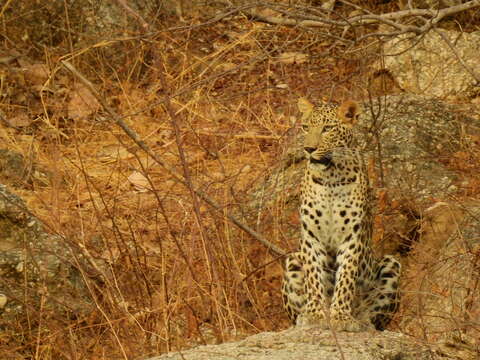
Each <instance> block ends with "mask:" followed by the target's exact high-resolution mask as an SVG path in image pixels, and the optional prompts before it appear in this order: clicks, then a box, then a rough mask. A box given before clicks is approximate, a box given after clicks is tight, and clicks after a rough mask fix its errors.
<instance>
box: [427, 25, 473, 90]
mask: <svg viewBox="0 0 480 360" xmlns="http://www.w3.org/2000/svg"><path fill="white" fill-rule="evenodd" d="M435 32H436V33H437V34H438V35H439V36H440V37H441V38H442V40H443V41H444V42H445V43H446V44H447V45H448V47H449V48H450V50H452V52H453V54H454V55H455V57H456V58H457V60H458V62H459V63H460V64H461V65H462V66H463V67H464V68H465V70H467V72H468V73H470V75H472V77H473V78H474V79H475V80H476V81H477V84H479V85H480V75H479V74H477V73H476V72H475V71H474V70H473V69H472V68H471V67H470V66H468V65H467V64H466V63H465V61H463V59H462V57H461V56H460V55H459V54H458V51H457V50H456V49H455V47H454V46H453V44H452V42H451V41H450V40H449V39H448V37H447V36H445V34H444V33H443V32H442V31H438V30H437V29H435Z"/></svg>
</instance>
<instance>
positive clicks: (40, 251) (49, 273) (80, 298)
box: [0, 184, 91, 325]
mask: <svg viewBox="0 0 480 360" xmlns="http://www.w3.org/2000/svg"><path fill="white" fill-rule="evenodd" d="M76 263H77V264H78V263H82V257H81V256H80V255H79V254H78V251H76V252H74V251H72V248H71V247H70V245H69V244H68V242H67V241H66V240H65V239H63V238H61V237H60V236H57V235H50V234H47V233H46V232H45V231H44V230H43V225H42V223H41V222H40V221H39V220H38V219H37V218H35V217H34V216H32V215H31V213H30V212H29V211H28V210H27V209H26V207H25V204H24V202H23V201H22V200H21V199H20V198H19V197H17V196H16V195H14V194H12V193H10V192H9V191H8V190H7V189H6V187H5V186H4V185H1V184H0V278H1V280H2V281H1V283H0V294H1V296H0V297H1V302H2V304H3V306H1V307H0V313H1V315H0V325H1V323H3V322H9V321H13V320H14V319H19V318H21V317H22V316H24V315H25V313H24V311H25V309H26V308H27V306H28V309H29V313H30V316H32V314H33V311H34V309H40V303H41V304H42V305H41V306H42V313H43V314H44V315H45V316H47V314H48V312H49V311H52V312H54V313H55V314H57V315H66V316H79V315H82V314H85V313H86V312H88V311H89V310H91V304H90V303H89V301H88V290H87V288H86V286H85V284H84V282H83V277H82V274H80V272H79V271H78V270H77V267H76ZM26 301H28V303H27V302H26Z"/></svg>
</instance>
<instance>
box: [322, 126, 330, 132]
mask: <svg viewBox="0 0 480 360" xmlns="http://www.w3.org/2000/svg"><path fill="white" fill-rule="evenodd" d="M332 129H333V126H331V125H326V126H324V127H323V129H322V132H326V131H330V130H332Z"/></svg>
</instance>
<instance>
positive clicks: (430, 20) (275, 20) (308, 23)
mask: <svg viewBox="0 0 480 360" xmlns="http://www.w3.org/2000/svg"><path fill="white" fill-rule="evenodd" d="M340 1H342V2H343V3H345V4H347V5H350V6H352V7H353V8H355V9H357V10H360V11H362V12H366V14H361V15H355V16H352V17H349V18H346V19H340V20H332V19H331V18H330V12H326V11H325V10H323V11H322V12H323V13H325V14H322V15H320V16H319V15H313V14H312V13H313V12H315V13H316V12H317V9H315V10H314V9H312V8H309V7H301V6H296V7H293V11H292V7H287V6H285V5H281V4H274V3H259V4H258V6H262V7H266V8H269V9H271V10H274V11H276V12H278V13H279V14H281V15H284V16H286V17H276V16H270V15H269V16H266V15H262V14H261V12H259V11H258V10H257V9H258V7H257V8H251V9H247V10H244V13H245V14H246V15H247V16H250V17H252V18H254V19H257V20H259V21H264V22H267V23H270V24H276V25H287V26H304V27H324V26H327V25H333V26H336V27H342V28H343V27H353V26H359V25H366V24H369V25H370V24H375V23H383V24H385V25H388V26H391V27H392V28H394V29H396V30H397V32H396V34H398V32H399V33H400V34H403V33H415V34H417V35H420V34H424V33H425V32H427V31H429V30H430V29H432V28H433V27H435V26H436V24H437V23H438V22H439V21H441V20H442V19H443V18H445V17H447V16H450V15H453V14H456V13H459V12H462V11H466V10H470V9H474V8H477V7H480V0H471V1H469V2H466V3H465V4H461V5H455V6H450V7H448V8H445V9H441V10H430V9H409V10H401V11H396V12H391V13H386V14H381V15H377V14H374V13H371V12H368V11H366V10H365V9H363V8H361V7H359V6H357V5H355V4H352V3H350V2H348V1H346V0H340ZM412 17H416V18H421V19H422V20H423V22H424V25H422V26H415V25H407V24H405V23H401V22H400V21H401V20H403V19H409V18H412ZM377 35H378V36H380V34H377Z"/></svg>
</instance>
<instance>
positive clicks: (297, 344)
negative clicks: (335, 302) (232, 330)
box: [148, 327, 443, 360]
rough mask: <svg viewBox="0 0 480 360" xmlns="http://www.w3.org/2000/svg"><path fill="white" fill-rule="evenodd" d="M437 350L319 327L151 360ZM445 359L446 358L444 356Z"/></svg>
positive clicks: (261, 359)
mask: <svg viewBox="0 0 480 360" xmlns="http://www.w3.org/2000/svg"><path fill="white" fill-rule="evenodd" d="M440 358H441V357H440V356H436V355H435V354H434V352H433V351H432V350H431V349H429V348H428V347H426V346H425V345H422V344H420V343H418V342H416V341H414V340H412V339H411V338H408V337H406V336H404V335H401V334H398V333H393V332H388V331H385V332H383V333H380V332H363V333H355V334H353V333H347V332H339V333H336V334H335V335H334V334H332V332H331V331H324V330H320V329H318V328H315V327H312V328H309V327H307V328H302V327H297V328H291V329H288V330H285V331H281V332H277V333H274V332H264V333H261V334H257V335H253V336H250V337H248V338H246V339H245V340H242V341H238V342H231V343H225V344H221V345H206V346H199V347H197V348H194V349H191V350H186V351H181V352H176V353H169V354H165V355H162V356H158V357H154V358H149V359H148V360H231V359H236V360H291V359H303V360H318V359H322V360H341V359H342V360H379V359H402V360H424V359H425V360H427V359H428V360H435V359H440ZM442 359H443V357H442Z"/></svg>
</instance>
